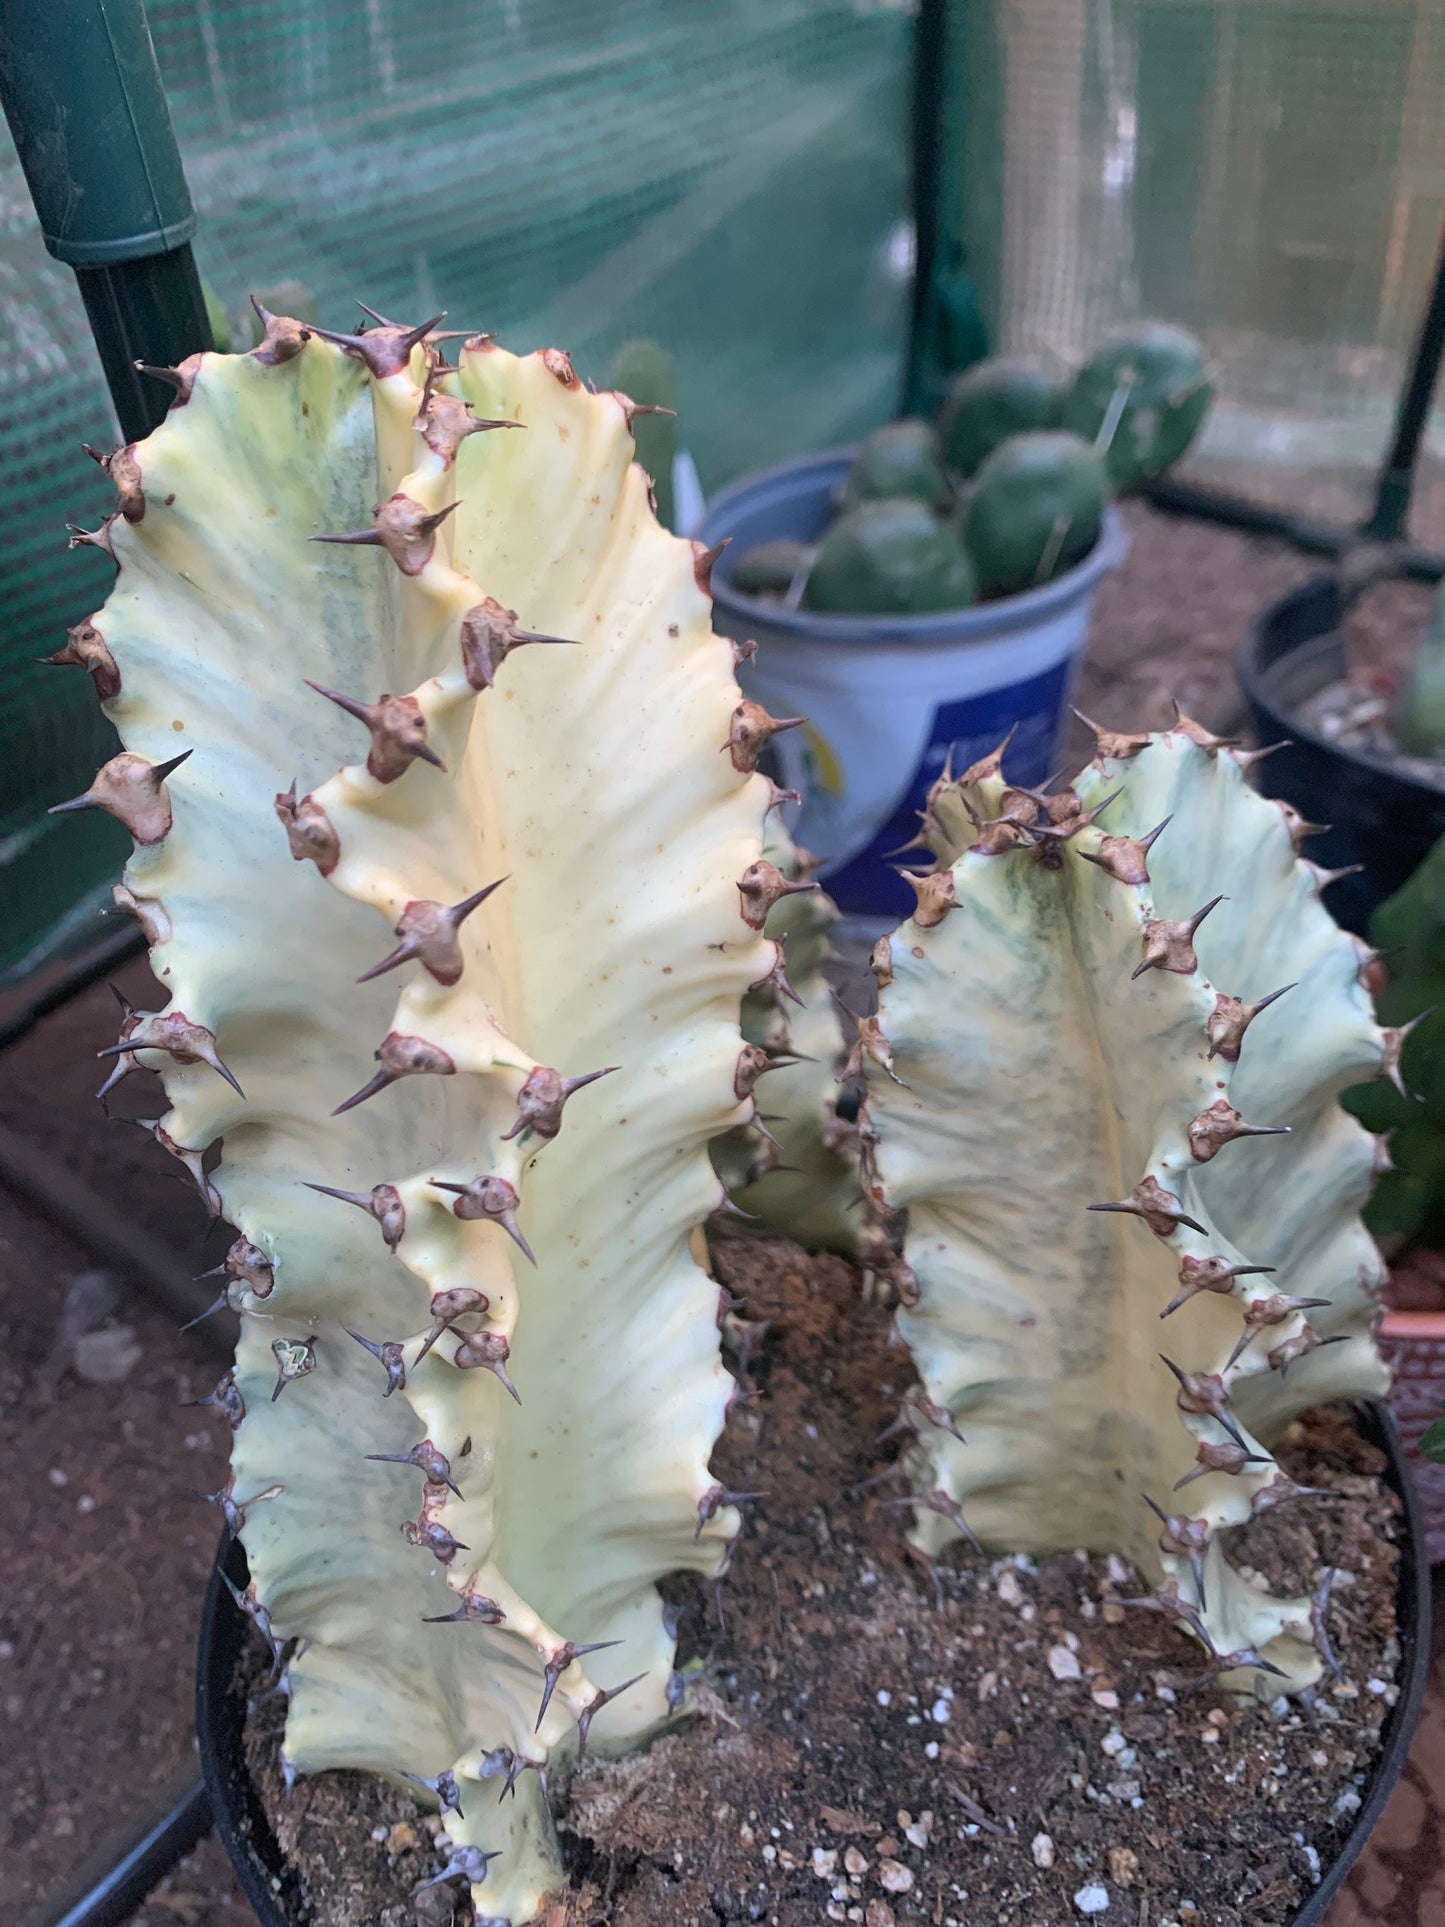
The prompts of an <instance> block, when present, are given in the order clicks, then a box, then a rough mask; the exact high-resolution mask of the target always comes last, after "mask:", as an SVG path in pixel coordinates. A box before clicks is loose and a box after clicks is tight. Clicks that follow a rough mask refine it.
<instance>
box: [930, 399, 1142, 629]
mask: <svg viewBox="0 0 1445 1927" xmlns="http://www.w3.org/2000/svg"><path fill="white" fill-rule="evenodd" d="M1108 499H1109V483H1108V477H1107V475H1106V474H1105V470H1104V463H1103V460H1102V458H1101V457H1100V456H1099V454H1098V453H1097V452H1096V451H1095V449H1094V448H1092V447H1091V446H1090V444H1089V443H1088V442H1085V441H1081V440H1080V438H1079V437H1078V436H1077V435H1070V434H1068V433H1066V432H1065V431H1064V430H1062V429H1039V430H1035V431H1031V432H1029V433H1026V434H1022V435H1010V436H1009V438H1008V439H1007V440H1006V441H1003V442H1000V443H999V445H998V447H997V448H995V449H994V451H993V453H992V454H991V455H989V456H988V457H987V459H986V460H985V461H984V463H983V466H982V467H981V468H980V469H979V471H978V474H977V475H976V476H975V477H974V479H973V482H972V483H971V484H970V486H969V489H968V491H967V493H966V495H965V496H964V500H963V507H962V511H961V514H960V522H959V529H960V533H961V535H962V538H963V544H964V547H965V548H966V549H967V551H968V553H969V555H970V556H971V557H972V559H973V563H974V566H975V568H976V569H977V570H978V580H979V587H980V588H981V589H982V590H983V592H984V593H985V594H987V595H1017V594H1019V593H1021V592H1022V591H1024V590H1026V589H1033V588H1037V587H1038V586H1039V585H1040V584H1041V583H1045V582H1049V581H1052V579H1053V578H1054V577H1055V576H1056V575H1062V574H1063V573H1064V572H1065V570H1067V569H1072V568H1073V567H1074V566H1075V565H1076V564H1077V563H1079V562H1082V561H1083V559H1084V557H1085V556H1086V555H1088V553H1089V551H1090V550H1091V549H1092V548H1093V546H1094V544H1095V543H1096V542H1097V541H1098V539H1099V531H1100V529H1101V528H1102V526H1103V520H1104V508H1105V505H1106V504H1107V502H1108Z"/></svg>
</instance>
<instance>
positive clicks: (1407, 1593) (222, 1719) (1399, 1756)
mask: <svg viewBox="0 0 1445 1927" xmlns="http://www.w3.org/2000/svg"><path fill="white" fill-rule="evenodd" d="M1355 1409H1356V1417H1357V1420H1358V1423H1359V1428H1360V1432H1361V1434H1362V1436H1363V1437H1365V1438H1366V1439H1368V1440H1369V1442H1370V1443H1371V1444H1372V1445H1375V1446H1378V1447H1379V1448H1380V1450H1381V1451H1382V1452H1384V1454H1385V1455H1386V1458H1387V1460H1388V1464H1387V1466H1386V1470H1385V1481H1386V1483H1387V1484H1388V1485H1389V1486H1390V1488H1391V1490H1392V1491H1394V1492H1396V1493H1398V1494H1399V1496H1400V1498H1401V1500H1402V1501H1403V1503H1404V1508H1405V1511H1404V1531H1403V1533H1402V1535H1401V1543H1400V1584H1399V1591H1398V1594H1397V1598H1396V1612H1397V1618H1398V1623H1399V1633H1400V1679H1399V1685H1400V1697H1399V1699H1398V1700H1397V1701H1396V1703H1395V1705H1394V1706H1393V1707H1392V1708H1391V1710H1390V1714H1389V1717H1388V1719H1387V1720H1386V1722H1385V1730H1384V1746H1383V1749H1382V1751H1381V1753H1380V1757H1379V1759H1378V1761H1377V1762H1376V1765H1375V1772H1374V1778H1373V1779H1372V1780H1371V1782H1370V1785H1369V1788H1368V1790H1367V1791H1366V1794H1365V1797H1364V1801H1363V1803H1362V1805H1361V1807H1360V1811H1359V1813H1358V1814H1357V1815H1356V1818H1355V1824H1354V1826H1353V1827H1352V1828H1351V1829H1350V1832H1349V1836H1348V1838H1347V1839H1346V1841H1345V1843H1344V1846H1343V1847H1342V1848H1341V1850H1340V1852H1339V1855H1338V1856H1337V1858H1336V1859H1335V1860H1334V1861H1333V1862H1332V1863H1331V1864H1330V1866H1329V1867H1327V1868H1326V1870H1325V1875H1324V1878H1323V1879H1322V1880H1321V1882H1320V1884H1319V1886H1318V1887H1316V1888H1315V1890H1314V1892H1313V1893H1312V1894H1311V1895H1310V1897H1309V1899H1308V1900H1307V1901H1306V1902H1305V1904H1304V1906H1303V1907H1301V1908H1300V1910H1299V1912H1298V1913H1297V1914H1296V1915H1295V1916H1294V1918H1293V1921H1292V1922H1291V1923H1290V1927H1318V1923H1319V1922H1320V1921H1321V1920H1323V1918H1324V1916H1325V1913H1326V1910H1327V1909H1328V1907H1329V1904H1330V1902H1331V1900H1333V1898H1334V1896H1335V1894H1336V1893H1337V1892H1338V1891H1339V1889H1340V1887H1341V1886H1342V1885H1343V1883H1344V1880H1345V1877H1346V1875H1347V1874H1348V1873H1349V1871H1350V1868H1351V1867H1352V1866H1353V1865H1354V1864H1355V1862H1356V1860H1358V1859H1359V1857H1360V1854H1361V1852H1362V1851H1363V1849H1364V1845H1365V1842H1366V1841H1367V1840H1368V1839H1369V1837H1370V1835H1371V1834H1372V1833H1373V1832H1374V1830H1375V1827H1376V1824H1377V1823H1378V1821H1379V1818H1380V1815H1381V1814H1382V1813H1383V1812H1384V1809H1385V1803H1386V1802H1387V1801H1388V1799H1389V1797H1390V1795H1391V1793H1393V1792H1394V1790H1395V1782H1396V1781H1397V1780H1398V1779H1399V1777H1400V1774H1401V1771H1402V1769H1403V1768H1404V1765H1405V1756H1406V1754H1407V1753H1408V1752H1409V1750H1410V1741H1411V1740H1412V1739H1413V1737H1414V1733H1415V1727H1416V1725H1417V1724H1418V1722H1419V1718H1420V1708H1421V1705H1422V1704H1423V1702H1424V1698H1425V1680H1426V1675H1427V1674H1428V1672H1429V1669H1430V1568H1429V1565H1428V1564H1427V1562H1426V1556H1425V1528H1424V1521H1423V1518H1422V1516H1421V1512H1420V1507H1419V1503H1418V1501H1417V1500H1416V1497H1415V1493H1414V1488H1413V1487H1412V1486H1411V1484H1410V1479H1409V1474H1408V1473H1407V1471H1406V1469H1405V1460H1404V1451H1403V1448H1402V1446H1401V1443H1400V1435H1399V1432H1398V1431H1397V1429H1396V1427H1395V1421H1394V1419H1393V1418H1392V1417H1391V1415H1390V1412H1389V1409H1388V1407H1386V1406H1383V1405H1359V1406H1357V1407H1356V1408H1355ZM222 1573H224V1574H225V1575H226V1577H227V1578H228V1579H229V1580H230V1581H231V1582H232V1584H233V1585H235V1586H237V1587H239V1588H242V1589H244V1588H245V1586H246V1585H247V1584H248V1583H249V1579H250V1574H249V1572H248V1571H247V1568H246V1555H245V1552H244V1551H243V1550H242V1547H241V1543H240V1541H239V1540H238V1539H233V1538H232V1537H231V1535H230V1534H229V1533H225V1534H223V1535H222V1539H221V1544H220V1548H219V1550H218V1551H217V1554H216V1564H215V1568H214V1570H213V1571H212V1573H211V1583H210V1585H209V1587H208V1588H207V1590H206V1599H205V1604H204V1606H203V1608H202V1617H201V1637H200V1647H199V1652H198V1655H197V1662H196V1733H197V1736H198V1738H199V1741H200V1752H201V1773H202V1775H203V1777H204V1779H205V1782H206V1791H207V1792H208V1793H209V1795H210V1799H211V1811H212V1814H213V1815H214V1817H215V1824H216V1832H217V1835H218V1836H219V1838H220V1841H221V1844H222V1846H224V1848H225V1849H226V1852H227V1854H228V1855H229V1856H230V1861H231V1865H232V1867H233V1868H234V1869H235V1872H236V1878H237V1880H238V1881H239V1882H240V1884H241V1888H242V1890H243V1892H244V1893H245V1895H246V1898H247V1900H248V1901H250V1903H251V1906H252V1908H253V1909H254V1910H255V1914H256V1917H257V1919H258V1920H259V1921H260V1922H261V1923H262V1927H304V1924H305V1923H306V1921H307V1914H306V1912H305V1909H304V1906H303V1902H302V1897H301V1891H300V1883H299V1882H298V1880H297V1878H296V1875H295V1873H294V1872H293V1871H292V1870H291V1868H290V1867H289V1866H288V1864H287V1862H286V1858H285V1856H284V1854H283V1853H282V1851H281V1847H280V1845H279V1843H278V1842H277V1839H276V1836H275V1834H274V1833H273V1832H272V1831H271V1824H270V1822H269V1821H268V1819H267V1818H266V1812H265V1808H264V1807H263V1806H262V1804H261V1799H260V1795H259V1794H258V1793H257V1791H256V1788H255V1785H254V1783H253V1782H252V1779H251V1775H250V1773H249V1771H248V1770H247V1767H246V1756H245V1725H246V1698H245V1694H244V1693H239V1692H237V1691H236V1690H235V1688H234V1685H233V1680H234V1675H235V1671H236V1661H237V1658H238V1657H239V1655H240V1652H241V1647H242V1645H243V1643H244V1641H245V1638H246V1626H247V1621H246V1619H245V1617H244V1615H243V1614H242V1613H241V1612H240V1610H239V1609H238V1608H237V1606H236V1603H235V1601H234V1600H233V1599H232V1597H231V1595H230V1593H229V1592H228V1591H227V1589H226V1587H225V1586H224V1585H223V1584H222V1580H221V1575H222Z"/></svg>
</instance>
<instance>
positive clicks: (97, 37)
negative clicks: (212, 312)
mask: <svg viewBox="0 0 1445 1927" xmlns="http://www.w3.org/2000/svg"><path fill="white" fill-rule="evenodd" d="M0 107H3V108H4V111H5V118H6V120H7V121H8V122H9V123H10V131H11V134H12V135H13V136H14V140H15V146H16V150H17V151H18V153H19V156H20V165H21V166H22V168H23V169H24V170H25V179H26V182H27V184H28V186H29V188H30V193H31V196H32V198H33V199H34V202H35V211H36V213H37V214H38V215H39V217H40V231H41V234H42V235H43V237H44V240H45V245H46V247H47V248H48V249H49V250H50V252H51V253H52V254H53V255H54V256H55V258H56V259H57V260H58V261H64V262H66V263H67V264H68V265H69V266H70V267H72V268H73V269H74V270H75V276H76V280H77V281H78V282H79V284H80V293H81V299H82V300H83V301H84V303H85V310H86V314H87V317H88V318H89V321H90V326H91V332H92V333H93V334H94V336H95V345H96V348H97V350H98V351H99V354H100V360H101V365H102V367H103V368H104V370H105V377H106V380H107V382H108V383H109V385H110V392H111V397H112V399H113V400H114V402H115V409H116V413H117V415H118V416H119V417H120V424H121V429H122V431H123V433H124V435H125V438H126V440H127V441H135V440H138V439H139V438H140V437H141V436H143V435H146V434H148V433H149V432H150V430H151V429H152V428H154V427H155V425H156V424H157V422H159V421H160V419H161V417H162V416H163V415H164V414H165V412H166V408H167V407H168V405H169V403H170V400H171V396H172V390H171V389H170V388H169V387H167V386H166V384H164V383H163V382H159V381H157V380H155V379H154V377H152V376H147V375H142V374H140V373H139V372H138V370H137V368H136V365H135V364H136V363H137V362H138V361H144V362H148V363H150V364H151V365H153V366H158V367H172V366H174V365H175V364H176V363H177V362H179V361H183V360H184V359H185V357H186V356H187V355H192V354H196V353H197V352H199V351H200V350H202V349H206V348H209V347H211V346H212V341H211V330H210V324H209V322H208V321H207V318H206V305H205V300H204V297H203V296H202V293H201V281H200V276H199V274H198V273H197V271H196V263H195V259H194V257H193V255H192V253H191V245H190V237H191V235H192V234H193V233H194V232H195V226H196V215H195V210H194V208H193V207H192V206H191V196H190V191H189V189H188V188H187V186H186V177H185V173H184V171H183V169H182V167H181V156H180V150H179V148H178V147H177V146H176V137H175V132H174V130H173V129H172V127H171V117H170V112H169V110H168V108H167V106H166V97H165V89H164V87H163V86H162V83H161V76H160V68H159V67H158V66H157V64H156V54H155V47H154V45H153V44H152V41H151V36H150V28H149V27H148V26H147V24H146V17H145V10H144V7H143V5H142V0H0Z"/></svg>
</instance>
